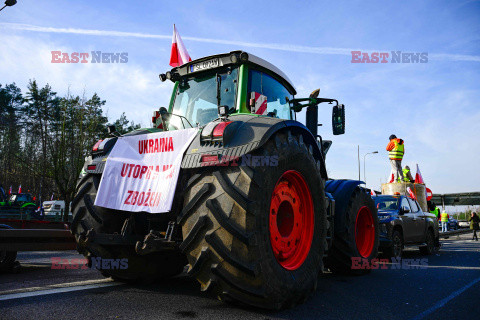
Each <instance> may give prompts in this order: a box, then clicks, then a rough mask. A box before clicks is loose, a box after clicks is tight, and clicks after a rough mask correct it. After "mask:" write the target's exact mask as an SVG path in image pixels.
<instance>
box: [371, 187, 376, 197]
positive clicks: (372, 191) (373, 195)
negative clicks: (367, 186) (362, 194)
mask: <svg viewBox="0 0 480 320" xmlns="http://www.w3.org/2000/svg"><path fill="white" fill-rule="evenodd" d="M370 194H371V195H372V197H376V196H377V194H376V193H375V190H373V189H371V190H370Z"/></svg>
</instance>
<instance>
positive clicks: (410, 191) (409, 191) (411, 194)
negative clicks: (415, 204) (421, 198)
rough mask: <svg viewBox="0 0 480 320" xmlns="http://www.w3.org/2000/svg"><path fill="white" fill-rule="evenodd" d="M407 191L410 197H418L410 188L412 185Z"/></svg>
mask: <svg viewBox="0 0 480 320" xmlns="http://www.w3.org/2000/svg"><path fill="white" fill-rule="evenodd" d="M407 191H408V195H409V196H410V198H412V199H414V200H417V197H415V194H414V193H413V192H412V189H410V187H408V188H407Z"/></svg>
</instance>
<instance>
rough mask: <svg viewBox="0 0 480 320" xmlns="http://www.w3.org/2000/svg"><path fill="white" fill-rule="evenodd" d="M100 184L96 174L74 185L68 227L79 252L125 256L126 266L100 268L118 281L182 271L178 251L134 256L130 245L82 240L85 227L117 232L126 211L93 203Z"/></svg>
mask: <svg viewBox="0 0 480 320" xmlns="http://www.w3.org/2000/svg"><path fill="white" fill-rule="evenodd" d="M99 183H100V175H95V174H91V175H87V177H84V178H82V180H81V181H80V183H79V184H78V190H79V191H78V192H77V194H76V196H75V197H74V199H73V201H72V213H73V219H72V223H71V226H70V228H71V230H72V233H73V234H74V236H75V238H76V240H77V243H78V244H79V245H78V250H79V252H80V253H82V254H84V255H85V257H87V258H88V259H92V258H97V257H99V258H102V259H128V260H127V261H128V262H127V263H128V268H127V269H111V270H103V269H102V270H100V272H101V273H102V274H103V275H104V276H111V277H112V278H114V279H116V280H122V281H129V282H130V281H145V280H148V281H152V280H155V279H161V278H166V277H171V276H175V275H177V274H179V273H181V272H182V271H183V268H184V266H185V265H186V263H187V261H186V259H185V256H184V255H183V254H181V253H180V252H178V251H176V252H171V253H170V252H158V253H151V254H147V255H138V254H137V253H136V252H135V248H134V247H133V246H131V245H130V246H127V245H99V244H96V243H90V242H88V241H85V236H86V234H87V232H88V231H89V230H93V231H94V232H95V233H107V234H113V233H117V234H120V233H121V231H122V227H123V225H124V222H125V220H126V219H128V218H129V217H130V216H131V213H130V212H124V211H117V210H111V209H106V208H101V207H96V206H95V205H94V199H95V197H96V195H97V190H98V186H99Z"/></svg>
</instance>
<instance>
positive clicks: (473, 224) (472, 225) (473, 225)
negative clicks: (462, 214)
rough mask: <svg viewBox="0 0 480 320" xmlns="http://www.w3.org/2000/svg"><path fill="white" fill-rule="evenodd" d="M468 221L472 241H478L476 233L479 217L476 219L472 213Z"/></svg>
mask: <svg viewBox="0 0 480 320" xmlns="http://www.w3.org/2000/svg"><path fill="white" fill-rule="evenodd" d="M468 221H470V229H472V230H473V238H472V240H475V241H478V236H477V231H478V230H480V225H479V223H480V217H478V215H477V213H476V212H472V216H471V217H470V220H468Z"/></svg>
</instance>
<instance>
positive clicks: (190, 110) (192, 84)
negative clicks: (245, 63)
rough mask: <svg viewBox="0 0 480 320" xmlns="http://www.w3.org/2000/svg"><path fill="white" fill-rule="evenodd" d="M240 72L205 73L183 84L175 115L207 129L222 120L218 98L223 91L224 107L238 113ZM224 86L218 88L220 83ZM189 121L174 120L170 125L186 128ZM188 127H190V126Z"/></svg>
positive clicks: (221, 95)
mask: <svg viewBox="0 0 480 320" xmlns="http://www.w3.org/2000/svg"><path fill="white" fill-rule="evenodd" d="M237 76H238V71H237V69H236V68H235V69H232V70H228V71H227V70H224V71H220V72H216V73H215V72H210V73H207V74H201V75H198V76H196V77H193V78H184V79H182V80H180V81H179V83H178V87H177V91H176V93H175V102H174V104H173V110H172V113H173V115H180V116H183V117H185V118H186V119H188V121H189V122H190V123H191V124H192V125H193V126H197V125H200V126H203V125H205V124H207V123H209V122H210V121H212V120H215V119H216V118H218V108H217V103H218V96H217V89H219V90H220V95H219V97H220V105H222V106H227V107H228V110H229V113H232V112H234V111H235V97H236V93H237V83H238V80H237ZM218 82H220V86H219V87H217V83H218ZM184 122H185V123H186V121H185V120H183V122H182V118H181V117H175V116H174V117H172V118H171V120H170V124H171V125H173V126H175V127H177V128H185V123H184ZM186 126H187V127H188V126H189V125H188V124H186Z"/></svg>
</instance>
